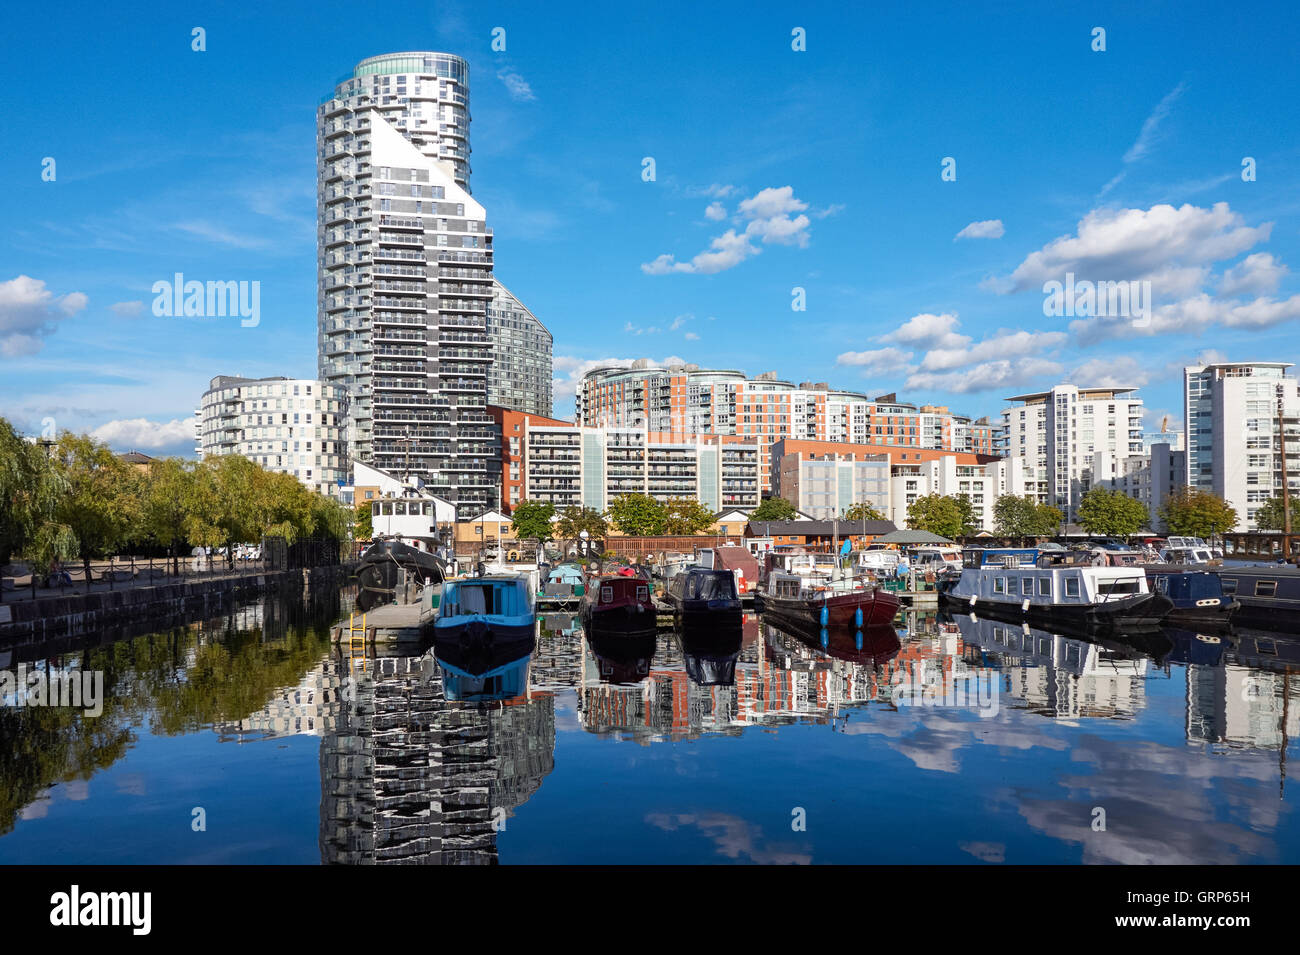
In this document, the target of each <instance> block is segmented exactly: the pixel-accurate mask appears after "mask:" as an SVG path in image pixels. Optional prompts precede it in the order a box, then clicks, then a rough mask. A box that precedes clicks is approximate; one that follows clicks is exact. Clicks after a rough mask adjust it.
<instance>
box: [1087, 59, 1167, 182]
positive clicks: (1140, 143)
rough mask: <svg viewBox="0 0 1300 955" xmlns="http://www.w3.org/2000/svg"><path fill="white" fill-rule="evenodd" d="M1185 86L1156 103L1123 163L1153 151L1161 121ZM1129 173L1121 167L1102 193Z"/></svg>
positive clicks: (1125, 154)
mask: <svg viewBox="0 0 1300 955" xmlns="http://www.w3.org/2000/svg"><path fill="white" fill-rule="evenodd" d="M1184 88H1185V87H1184V84H1183V83H1179V84H1178V85H1177V86H1175V87H1174V88H1173V89H1172V90H1170V91H1169V92H1168V93H1166V94H1165V95H1164V96H1163V97H1162V98H1161V100H1160V102H1159V103H1157V104H1156V107H1155V109H1153V110H1152V111H1151V114H1150V115H1149V116H1147V118H1146V119H1145V120H1144V121H1143V123H1142V129H1141V130H1140V131H1139V132H1138V137H1137V139H1136V140H1135V141H1134V142H1133V145H1132V146H1130V147H1129V148H1128V151H1127V152H1126V153H1124V158H1123V163H1124V165H1125V166H1131V165H1132V164H1133V163H1135V162H1137V161H1139V160H1140V159H1143V158H1144V157H1145V156H1146V154H1147V153H1149V152H1150V151H1151V147H1152V146H1153V145H1155V142H1156V138H1157V135H1156V134H1157V132H1158V131H1159V128H1160V123H1161V122H1162V121H1163V120H1164V118H1165V117H1166V116H1168V115H1169V111H1170V110H1171V109H1173V105H1174V102H1175V100H1177V99H1178V97H1179V96H1181V95H1182V94H1183V89H1184ZM1127 173H1128V170H1127V169H1121V170H1120V172H1119V173H1117V174H1116V175H1115V177H1114V178H1113V179H1111V180H1110V182H1108V183H1106V185H1104V186H1102V189H1101V195H1103V196H1104V195H1106V193H1108V192H1110V191H1111V190H1112V189H1114V188H1115V187H1116V186H1117V185H1119V184H1120V182H1121V181H1123V179H1124V176H1125V175H1127Z"/></svg>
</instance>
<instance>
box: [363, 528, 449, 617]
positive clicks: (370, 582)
mask: <svg viewBox="0 0 1300 955" xmlns="http://www.w3.org/2000/svg"><path fill="white" fill-rule="evenodd" d="M402 571H405V572H406V575H407V580H414V581H418V582H420V583H421V584H422V585H423V586H424V587H425V588H428V587H430V586H431V585H432V586H436V585H438V584H441V583H442V582H443V580H445V579H446V576H447V564H446V562H445V561H444V560H443V559H442V558H441V557H438V556H437V555H436V554H432V553H430V552H429V551H427V550H423V549H421V548H419V547H415V546H412V545H411V544H406V543H403V542H402V541H400V540H396V539H391V540H389V539H385V540H376V541H375V542H374V543H373V544H371V545H370V546H369V547H368V548H366V551H365V553H363V554H362V555H361V566H360V567H358V568H357V587H358V590H357V609H358V610H363V611H364V610H373V609H374V608H375V607H378V606H381V605H382V604H386V603H392V602H393V601H394V600H395V599H396V595H397V586H398V581H399V579H400V576H401V573H400V572H402Z"/></svg>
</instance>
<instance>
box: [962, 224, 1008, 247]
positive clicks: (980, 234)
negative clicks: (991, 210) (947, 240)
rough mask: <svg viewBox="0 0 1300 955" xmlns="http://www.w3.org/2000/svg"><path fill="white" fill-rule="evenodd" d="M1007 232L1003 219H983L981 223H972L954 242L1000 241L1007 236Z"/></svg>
mask: <svg viewBox="0 0 1300 955" xmlns="http://www.w3.org/2000/svg"><path fill="white" fill-rule="evenodd" d="M1006 232H1007V230H1006V229H1005V228H1004V227H1003V225H1002V220H1001V219H983V220H980V221H979V222H972V223H971V224H970V225H968V226H966V228H964V229H962V230H961V231H960V232H958V233H957V234H956V235H955V236H953V238H952V241H954V242H956V241H957V240H958V239H1000V238H1002V237H1003V236H1004V235H1006Z"/></svg>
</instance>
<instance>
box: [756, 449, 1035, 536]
mask: <svg viewBox="0 0 1300 955" xmlns="http://www.w3.org/2000/svg"><path fill="white" fill-rule="evenodd" d="M772 459H773V461H774V462H775V463H774V474H775V477H776V482H775V491H776V494H777V496H779V497H783V498H785V499H786V500H787V501H789V502H790V503H791V504H793V505H794V506H795V507H796V508H797V509H798V510H799V511H801V512H802V513H804V514H807V515H808V516H809V517H812V518H814V519H816V520H830V519H832V518H836V517H840V516H842V515H843V514H844V513H845V512H846V511H847V510H848V509H849V508H850V507H853V506H854V505H856V504H869V505H870V506H872V507H873V508H875V509H876V510H877V511H879V512H880V513H881V514H883V515H884V516H885V518H886V519H888V520H892V521H893V522H894V523H896V524H898V525H899V526H900V527H901V526H903V524H904V522H905V521H906V519H907V508H908V506H909V505H910V504H912V502H913V501H915V500H916V499H917V498H918V497H924V496H926V495H927V494H941V495H953V496H956V495H959V494H964V495H966V496H967V497H969V498H970V500H971V503H972V504H973V505H974V506H975V510H976V513H977V515H978V516H979V518H980V522H981V524H982V526H985V527H991V526H992V520H993V505H994V504H995V503H996V501H997V498H998V497H999V496H1000V495H1002V494H1022V493H1024V487H1023V478H1022V473H1021V471H1022V465H1020V464H1019V463H1018V462H1007V461H1004V460H1002V459H1000V458H997V457H994V456H993V455H990V454H971V453H968V452H958V451H940V450H934V449H930V448H912V449H908V448H897V447H891V446H888V445H879V444H845V443H839V442H825V441H794V440H783V441H778V442H776V443H775V444H773V445H772Z"/></svg>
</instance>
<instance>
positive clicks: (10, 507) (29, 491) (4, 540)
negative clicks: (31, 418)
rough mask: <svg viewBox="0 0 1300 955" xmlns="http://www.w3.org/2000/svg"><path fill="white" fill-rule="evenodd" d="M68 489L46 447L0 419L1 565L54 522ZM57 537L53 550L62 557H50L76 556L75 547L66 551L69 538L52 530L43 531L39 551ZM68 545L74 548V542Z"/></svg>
mask: <svg viewBox="0 0 1300 955" xmlns="http://www.w3.org/2000/svg"><path fill="white" fill-rule="evenodd" d="M67 492H68V480H67V476H66V475H65V474H64V473H63V470H62V469H61V468H59V467H58V466H57V465H56V464H55V462H54V461H52V460H51V459H50V457H49V455H47V454H46V452H45V449H44V448H43V447H41V446H40V445H37V444H34V443H32V442H31V441H26V440H24V439H23V437H22V436H21V435H19V434H18V433H17V432H16V431H14V429H13V427H12V426H11V425H10V424H9V422H8V421H6V420H5V419H3V418H0V564H7V563H8V562H9V561H10V560H11V559H12V558H13V557H14V556H15V555H18V556H24V557H25V556H28V554H27V552H28V550H29V548H30V547H31V546H32V545H33V542H34V541H35V538H36V535H37V532H38V531H40V530H41V528H42V527H45V526H46V525H50V524H55V523H57V521H56V516H55V512H56V510H57V509H58V506H59V502H60V500H61V499H62V498H63V496H64V495H65V494H67ZM59 540H61V541H62V546H61V547H55V548H54V550H55V552H57V553H58V554H61V555H62V556H55V557H53V558H51V559H55V560H68V559H71V558H72V557H75V556H76V550H75V549H74V550H73V551H72V553H70V554H69V553H66V550H67V546H68V545H69V538H68V537H67V536H66V535H60V534H58V533H55V532H54V529H47V530H46V533H45V537H44V541H45V544H44V545H42V547H41V550H42V551H49V546H50V545H52V544H53V543H55V542H57V541H59ZM71 546H73V547H74V548H75V541H72V542H71Z"/></svg>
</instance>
